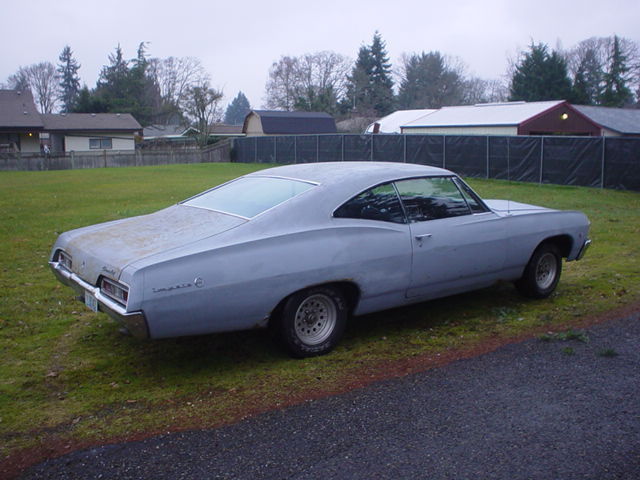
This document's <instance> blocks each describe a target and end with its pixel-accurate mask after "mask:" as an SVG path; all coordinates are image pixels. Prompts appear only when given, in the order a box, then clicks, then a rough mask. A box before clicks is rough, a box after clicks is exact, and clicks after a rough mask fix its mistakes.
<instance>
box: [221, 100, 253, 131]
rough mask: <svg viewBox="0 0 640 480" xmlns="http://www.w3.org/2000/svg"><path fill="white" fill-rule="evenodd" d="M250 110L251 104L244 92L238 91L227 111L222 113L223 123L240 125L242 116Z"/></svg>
mask: <svg viewBox="0 0 640 480" xmlns="http://www.w3.org/2000/svg"><path fill="white" fill-rule="evenodd" d="M250 111H251V105H250V104H249V100H248V99H247V97H246V96H245V94H244V93H242V92H238V95H236V98H234V99H233V100H232V101H231V103H230V104H229V106H228V107H227V111H226V112H225V114H224V123H226V124H229V125H242V123H243V122H244V118H245V117H246V116H247V114H248V113H249V112H250Z"/></svg>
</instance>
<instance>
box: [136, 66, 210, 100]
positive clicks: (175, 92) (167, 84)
mask: <svg viewBox="0 0 640 480" xmlns="http://www.w3.org/2000/svg"><path fill="white" fill-rule="evenodd" d="M148 72H149V74H150V75H151V77H152V78H153V79H154V80H155V83H156V84H157V85H158V87H159V88H160V96H161V98H162V101H163V102H164V103H165V104H166V105H170V106H173V107H175V109H176V110H178V111H185V110H186V101H187V98H188V92H189V90H190V89H191V88H192V87H194V86H197V85H199V84H201V83H202V82H203V81H204V80H206V79H207V73H206V71H205V69H204V67H203V66H202V64H201V63H200V60H198V59H197V58H194V57H168V58H152V59H150V60H149V61H148Z"/></svg>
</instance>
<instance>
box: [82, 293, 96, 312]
mask: <svg viewBox="0 0 640 480" xmlns="http://www.w3.org/2000/svg"><path fill="white" fill-rule="evenodd" d="M84 304H85V305H86V306H87V307H89V309H90V310H92V311H94V312H97V311H98V300H97V299H96V297H94V296H93V295H92V294H91V293H89V292H84Z"/></svg>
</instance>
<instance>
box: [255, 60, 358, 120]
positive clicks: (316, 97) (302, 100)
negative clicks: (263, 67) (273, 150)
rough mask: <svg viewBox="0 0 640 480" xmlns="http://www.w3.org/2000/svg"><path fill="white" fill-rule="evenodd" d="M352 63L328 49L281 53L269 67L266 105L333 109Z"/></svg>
mask: <svg viewBox="0 0 640 480" xmlns="http://www.w3.org/2000/svg"><path fill="white" fill-rule="evenodd" d="M351 66H352V62H351V60H350V59H349V58H347V57H345V56H343V55H340V54H338V53H335V52H330V51H322V52H316V53H307V54H305V55H301V56H299V57H289V56H283V57H281V58H280V60H278V61H277V62H274V63H273V64H272V65H271V69H270V70H269V80H268V81H267V85H266V105H267V107H268V108H275V109H283V110H293V109H300V110H321V111H328V112H333V111H335V109H336V107H337V103H338V101H339V100H340V99H341V98H342V97H343V96H344V94H345V92H346V82H347V75H348V73H349V71H350V70H351Z"/></svg>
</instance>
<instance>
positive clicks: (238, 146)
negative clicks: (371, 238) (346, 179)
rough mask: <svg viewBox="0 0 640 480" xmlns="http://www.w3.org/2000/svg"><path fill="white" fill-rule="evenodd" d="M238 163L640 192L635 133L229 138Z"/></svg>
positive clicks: (638, 144) (639, 153)
mask: <svg viewBox="0 0 640 480" xmlns="http://www.w3.org/2000/svg"><path fill="white" fill-rule="evenodd" d="M232 159H233V161H235V162H242V163H255V162H257V163H281V164H290V163H310V162H332V161H335V162H349V161H385V162H409V163H419V164H423V165H431V166H434V167H443V168H447V169H449V170H452V171H454V172H456V173H458V174H459V175H462V176H465V177H481V178H496V179H503V180H515V181H521V182H536V183H554V184H560V185H582V186H588V187H601V188H616V189H622V190H638V191H640V138H616V137H597V138H596V137H559V136H547V137H524V136H522V137H499V136H471V135H469V136H462V135H446V136H444V135H300V136H273V137H250V138H241V139H236V140H234V147H233V153H232Z"/></svg>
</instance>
